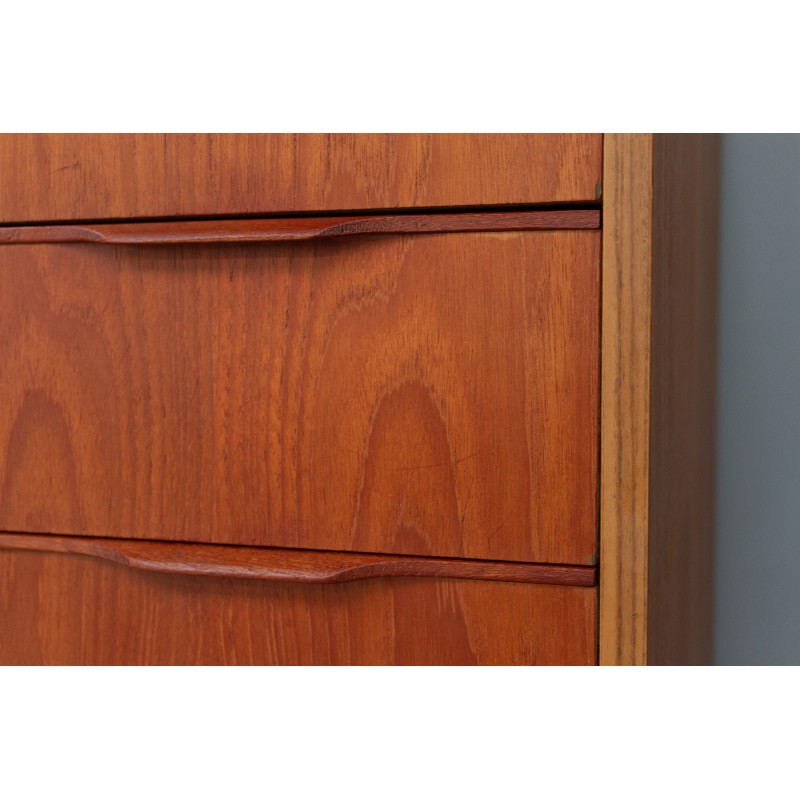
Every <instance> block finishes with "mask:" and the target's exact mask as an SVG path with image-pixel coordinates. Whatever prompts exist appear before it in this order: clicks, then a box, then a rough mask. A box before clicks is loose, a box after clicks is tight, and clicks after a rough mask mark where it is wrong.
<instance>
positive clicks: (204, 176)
mask: <svg viewBox="0 0 800 800" xmlns="http://www.w3.org/2000/svg"><path fill="white" fill-rule="evenodd" d="M601 169H602V137H601V136H600V135H597V134H537V135H531V134H513V135H498V134H330V135H323V134H304V135H290V134H176V135H171V134H132V135H121V134H90V135H86V134H83V135H81V134H3V135H0V175H2V180H0V222H8V223H24V222H31V221H66V220H102V219H124V218H131V217H133V218H143V217H171V216H197V217H200V216H215V215H241V214H270V213H294V214H296V213H298V212H315V211H344V210H352V211H358V210H366V209H392V208H414V207H416V208H420V207H435V206H488V205H497V204H502V205H508V204H532V203H554V202H592V201H595V200H596V199H597V198H596V191H597V183H598V181H599V180H600V176H601Z"/></svg>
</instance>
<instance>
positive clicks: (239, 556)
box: [0, 533, 597, 586]
mask: <svg viewBox="0 0 800 800" xmlns="http://www.w3.org/2000/svg"><path fill="white" fill-rule="evenodd" d="M0 550H29V551H34V552H41V553H75V554H79V555H85V556H93V557H94V558H100V559H105V560H106V561H114V562H116V563H118V564H124V565H125V566H127V567H130V568H131V569H142V570H147V571H149V572H166V573H170V574H173V575H203V576H206V577H209V576H210V577H216V578H251V579H254V580H271V581H287V582H289V583H347V582H348V581H362V580H370V579H373V578H423V577H424V578H465V579H470V580H484V581H486V580H493V581H511V582H512V583H544V584H554V585H559V586H594V585H595V584H596V582H597V569H596V567H561V566H557V565H554V564H515V563H513V562H508V561H475V560H467V559H445V558H413V557H410V556H406V557H401V556H375V555H365V554H363V553H329V552H323V551H315V550H280V549H276V548H266V547H234V546H230V545H207V544H180V543H175V542H146V541H134V540H130V539H86V538H81V537H76V536H53V535H46V536H36V535H31V534H13V533H0Z"/></svg>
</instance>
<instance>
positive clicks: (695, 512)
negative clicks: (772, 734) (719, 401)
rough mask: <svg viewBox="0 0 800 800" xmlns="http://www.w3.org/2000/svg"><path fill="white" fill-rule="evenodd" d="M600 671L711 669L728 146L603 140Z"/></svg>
mask: <svg viewBox="0 0 800 800" xmlns="http://www.w3.org/2000/svg"><path fill="white" fill-rule="evenodd" d="M603 187H604V188H603V193H604V197H603V313H602V319H603V323H602V325H603V332H602V391H601V405H602V420H601V459H600V461H601V477H600V486H601V488H600V662H601V663H602V664H704V663H710V660H711V657H712V644H713V640H712V598H713V561H712V544H713V535H714V520H713V499H714V491H713V452H714V403H715V400H714V387H715V350H716V294H717V230H718V219H717V209H718V191H719V142H718V139H717V137H714V136H688V135H681V136H672V135H670V136H660V135H659V136H652V135H610V136H609V135H607V136H606V137H605V167H604V179H603Z"/></svg>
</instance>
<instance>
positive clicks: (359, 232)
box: [0, 210, 600, 245]
mask: <svg viewBox="0 0 800 800" xmlns="http://www.w3.org/2000/svg"><path fill="white" fill-rule="evenodd" d="M599 227H600V212H599V211H596V210H581V211H575V210H570V211H518V212H494V213H484V214H402V215H394V216H375V215H373V216H360V217H295V218H292V219H286V218H268V219H243V220H240V219H237V220H193V221H184V220H179V221H176V220H170V221H166V222H134V223H116V224H113V223H112V224H105V225H91V226H89V225H28V226H26V227H15V228H0V244H38V243H42V242H59V243H65V242H87V243H89V242H95V243H97V244H129V245H145V244H195V243H199V244H213V243H218V244H225V243H228V242H283V241H302V240H306V239H326V238H331V237H334V236H365V235H370V234H399V233H456V232H469V231H520V230H574V229H593V228H599Z"/></svg>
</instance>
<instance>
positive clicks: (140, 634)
mask: <svg viewBox="0 0 800 800" xmlns="http://www.w3.org/2000/svg"><path fill="white" fill-rule="evenodd" d="M3 538H7V537H0V578H1V580H0V664H24V665H33V664H131V665H136V664H283V665H292V664H434V665H436V664H458V665H461V664H463V665H469V664H593V663H595V662H596V622H595V612H596V604H597V596H596V592H597V590H596V588H594V587H578V586H559V585H539V584H531V583H509V582H503V581H487V580H466V579H457V578H436V577H419V578H412V577H391V578H390V577H385V578H373V579H365V580H355V581H349V582H345V583H333V584H327V585H318V584H313V583H312V584H309V583H295V582H290V581H289V582H287V581H282V582H278V581H269V580H243V579H237V578H220V577H209V576H198V575H177V574H159V573H152V572H147V571H142V570H139V569H134V568H130V567H129V566H127V565H123V564H119V563H114V562H113V561H109V560H107V559H106V558H93V557H90V556H87V555H79V554H73V553H69V552H64V553H50V552H30V551H28V552H26V551H25V550H24V549H22V550H17V549H11V550H9V549H6V543H5V542H4V541H3ZM15 538H17V539H20V538H22V539H25V538H27V539H34V538H37V537H15ZM38 538H50V539H52V538H53V537H38ZM19 546H22V547H25V546H27V543H25V542H23V543H22V545H19V544H16V545H15V547H19ZM198 547H200V546H197V545H195V546H187V547H186V548H185V549H186V550H192V549H193V550H196V549H198ZM205 549H221V550H230V549H233V548H205ZM171 566H173V567H174V566H175V565H174V563H173V564H172V565H171ZM498 609H502V613H501V614H499V613H498Z"/></svg>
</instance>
